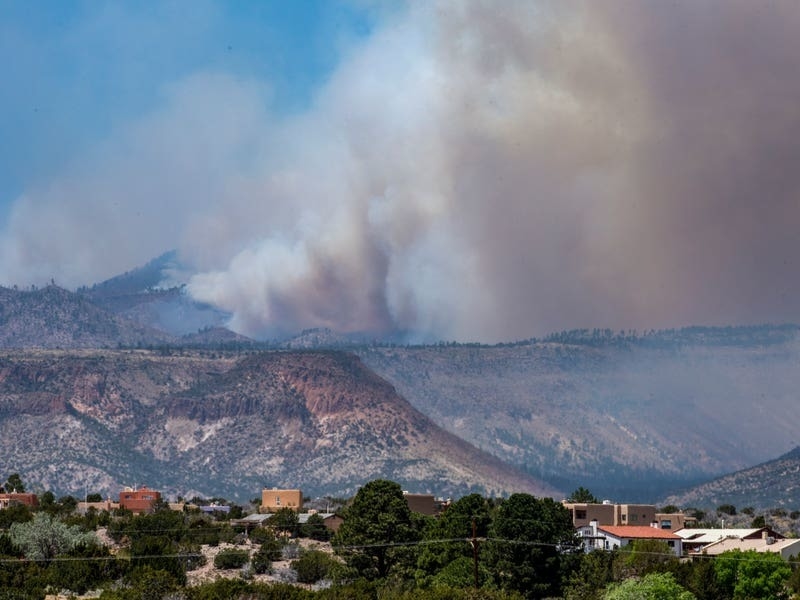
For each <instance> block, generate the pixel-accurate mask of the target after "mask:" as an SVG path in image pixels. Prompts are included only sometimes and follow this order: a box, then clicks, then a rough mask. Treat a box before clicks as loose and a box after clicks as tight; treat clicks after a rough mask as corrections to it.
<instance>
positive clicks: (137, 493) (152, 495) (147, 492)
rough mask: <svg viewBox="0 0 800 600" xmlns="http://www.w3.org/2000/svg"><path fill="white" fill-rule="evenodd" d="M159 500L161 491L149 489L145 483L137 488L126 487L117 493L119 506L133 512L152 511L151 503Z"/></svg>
mask: <svg viewBox="0 0 800 600" xmlns="http://www.w3.org/2000/svg"><path fill="white" fill-rule="evenodd" d="M159 500H161V492H157V491H156V490H151V489H150V488H148V487H147V486H146V485H145V486H142V487H140V488H139V489H134V488H130V487H126V488H125V489H124V490H122V491H121V492H120V493H119V507H120V508H125V509H128V510H129V511H131V512H132V513H134V514H141V513H149V512H153V505H154V504H155V503H156V502H158V501H159Z"/></svg>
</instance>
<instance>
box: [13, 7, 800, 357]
mask: <svg viewBox="0 0 800 600" xmlns="http://www.w3.org/2000/svg"><path fill="white" fill-rule="evenodd" d="M797 31H800V4H797V3H792V2H783V3H769V4H765V3H756V2H750V1H748V0H742V1H740V2H739V1H735V0H719V1H717V2H713V1H712V2H702V3H698V2H692V1H690V0H686V1H678V2H649V1H645V0H641V1H639V2H624V3H619V2H587V3H585V4H580V3H576V2H570V3H561V2H553V3H547V2H536V3H534V2H529V1H521V2H518V3H513V2H511V1H508V2H503V3H497V2H493V1H486V2H479V1H476V2H462V1H453V2H448V1H444V0H442V1H439V2H435V3H434V2H420V3H418V4H414V5H412V6H411V7H410V8H409V9H408V10H407V11H404V12H403V13H402V14H393V15H392V16H390V17H387V20H386V22H385V23H383V24H382V25H381V27H379V28H378V29H377V31H376V32H375V33H374V34H373V35H372V36H371V37H370V38H369V39H368V40H366V41H365V42H364V43H363V44H362V45H360V46H359V47H357V48H354V49H353V50H352V52H351V53H350V54H349V55H348V56H347V57H346V59H345V60H344V61H343V62H342V64H341V65H340V67H339V68H338V69H337V71H336V72H335V74H334V75H333V77H332V78H331V80H330V81H329V82H328V84H327V85H326V86H325V87H324V88H323V89H322V90H321V91H320V93H319V94H318V96H317V97H316V100H315V103H314V105H313V107H312V108H311V109H310V110H309V111H307V112H305V113H304V114H301V115H296V116H292V117H281V118H277V117H275V116H274V115H272V114H271V113H270V111H269V110H268V103H267V102H266V101H265V97H266V95H267V93H266V91H265V89H264V88H263V86H262V84H261V83H260V82H256V81H242V80H239V79H234V78H232V77H229V76H226V75H224V74H219V73H198V74H196V75H195V76H193V77H191V78H189V79H187V80H183V81H179V82H176V83H175V84H174V85H173V87H172V88H170V89H169V90H167V91H166V92H165V97H164V102H163V105H162V107H161V109H160V110H158V111H156V112H154V113H153V114H150V115H149V116H147V117H146V118H143V119H140V120H139V121H137V122H136V123H132V124H130V125H129V126H128V127H126V128H124V129H122V130H120V131H119V132H117V134H116V135H115V136H114V137H113V138H112V139H109V140H108V142H107V144H106V145H105V146H104V147H103V148H99V149H98V150H97V152H96V154H94V155H92V156H86V157H83V159H82V160H81V161H80V162H79V166H77V167H75V168H73V169H72V170H71V171H69V172H66V173H64V174H63V175H62V176H61V177H59V178H56V179H55V180H54V181H52V182H50V183H48V184H47V185H42V186H41V187H40V188H38V189H32V190H30V191H29V193H27V194H26V195H25V196H24V197H23V198H21V199H20V200H19V201H18V202H17V205H16V207H15V210H14V213H13V215H12V217H11V219H10V221H9V226H8V229H7V231H6V233H5V235H4V237H3V241H2V244H3V246H2V250H3V253H2V270H0V277H2V279H3V280H4V281H14V280H16V281H19V280H20V279H24V278H26V277H27V278H30V277H31V275H33V277H38V278H42V279H49V278H50V277H51V276H55V277H56V279H57V280H58V281H61V282H64V283H68V284H81V283H86V282H91V281H93V280H97V279H99V278H101V277H103V276H109V275H112V274H115V273H117V272H119V271H123V270H125V269H129V268H131V267H132V266H135V265H137V264H141V263H143V262H145V261H146V260H147V259H149V258H151V257H152V256H153V255H155V254H157V253H159V252H161V251H162V250H164V249H167V248H169V247H172V246H174V245H176V244H177V245H178V246H179V248H180V251H181V254H182V256H183V258H184V260H186V261H188V262H189V263H191V264H192V265H193V266H194V268H195V269H196V274H195V275H194V276H193V277H192V278H191V282H190V290H191V293H192V294H193V295H194V296H195V297H196V298H197V299H200V300H203V301H208V302H211V303H213V304H216V305H217V306H219V307H221V308H224V309H226V310H229V311H231V312H232V313H233V315H234V318H233V322H232V326H233V327H234V328H235V329H237V330H239V331H242V332H245V333H249V334H251V335H253V334H254V335H272V334H274V333H276V332H280V331H292V330H296V329H299V328H302V327H311V326H330V327H332V328H334V329H337V330H340V331H373V332H384V333H385V332H388V331H394V330H410V331H417V332H420V333H423V334H430V335H433V336H436V337H441V338H446V339H460V340H484V341H492V340H503V339H518V338H522V337H527V336H530V335H536V334H541V333H546V332H548V331H552V330H558V329H562V328H572V327H584V326H586V327H594V326H599V327H606V326H608V327H613V328H621V327H624V328H629V327H637V328H650V327H664V326H676V325H684V324H690V323H703V324H721V323H746V322H762V321H786V320H798V319H800V302H798V300H797V298H798V297H800V296H798V294H799V293H800V277H798V270H799V269H800V262H798V261H800V169H798V165H800V143H799V142H798V140H800V77H798V76H797V73H800V36H798V35H797ZM176 232H177V235H178V237H177V239H176V237H175V236H176Z"/></svg>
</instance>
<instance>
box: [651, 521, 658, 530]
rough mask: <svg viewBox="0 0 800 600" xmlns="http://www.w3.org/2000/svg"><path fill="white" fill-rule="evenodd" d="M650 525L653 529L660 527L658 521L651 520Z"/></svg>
mask: <svg viewBox="0 0 800 600" xmlns="http://www.w3.org/2000/svg"><path fill="white" fill-rule="evenodd" d="M650 527H652V528H653V529H658V521H650Z"/></svg>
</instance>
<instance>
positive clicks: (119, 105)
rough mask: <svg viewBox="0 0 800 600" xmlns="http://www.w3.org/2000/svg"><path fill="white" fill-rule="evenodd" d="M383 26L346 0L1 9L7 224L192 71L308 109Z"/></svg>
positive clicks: (0, 115)
mask: <svg viewBox="0 0 800 600" xmlns="http://www.w3.org/2000/svg"><path fill="white" fill-rule="evenodd" d="M375 18H376V12H375V10H373V9H371V8H369V6H367V5H366V4H355V3H352V2H339V1H335V0H300V1H297V2H294V1H292V2H287V1H282V0H241V1H238V0H237V1H235V2H217V1H211V0H175V1H166V2H130V1H124V0H120V1H105V0H86V1H73V0H63V1H62V0H49V1H42V0H0V55H1V56H3V60H2V61H0V80H2V82H3V86H2V93H0V139H2V140H3V143H2V144H0V223H2V222H3V220H4V219H5V213H6V211H7V209H8V206H9V204H10V203H11V202H12V201H13V200H14V199H15V197H16V196H18V195H19V194H21V193H23V191H24V190H25V189H26V188H27V187H28V186H30V185H34V184H40V183H41V182H42V181H46V180H47V179H48V178H52V177H55V176H57V174H58V173H59V172H60V171H61V170H62V169H63V168H64V165H65V164H67V163H69V162H70V161H71V160H74V158H75V157H76V156H80V155H81V154H83V153H84V152H85V151H86V150H87V149H88V148H90V147H91V146H92V145H94V144H97V143H98V142H99V141H100V140H102V139H104V138H105V137H107V136H109V135H111V134H112V132H113V130H114V128H115V127H119V126H120V125H121V124H124V123H125V122H127V121H129V120H130V119H133V118H135V117H137V116H138V115H141V114H144V113H147V112H148V111H149V110H152V109H153V107H154V106H156V105H157V104H158V103H159V102H160V101H161V98H162V93H163V87H164V85H165V84H169V83H170V82H173V81H175V80H179V79H181V78H183V77H185V76H187V75H190V74H191V73H194V72H197V71H203V70H214V71H221V72H225V73H228V74H231V75H233V76H238V77H244V78H252V79H258V80H261V81H263V82H264V83H265V84H266V85H268V86H269V90H270V92H269V100H270V103H271V108H272V109H273V110H275V111H277V112H279V113H280V112H292V111H299V110H303V109H304V108H306V107H307V106H308V103H309V102H310V100H311V98H312V96H313V94H314V92H315V90H316V89H317V88H318V87H319V86H320V84H321V83H322V82H324V81H325V79H326V77H328V76H329V75H330V73H331V71H332V70H333V69H334V67H335V66H336V65H337V63H338V61H339V60H340V58H341V54H342V53H343V52H345V51H346V49H347V48H348V47H349V46H350V45H351V44H353V43H357V42H358V40H359V39H361V38H364V37H366V36H368V35H369V32H370V30H371V28H372V27H373V24H374V21H375Z"/></svg>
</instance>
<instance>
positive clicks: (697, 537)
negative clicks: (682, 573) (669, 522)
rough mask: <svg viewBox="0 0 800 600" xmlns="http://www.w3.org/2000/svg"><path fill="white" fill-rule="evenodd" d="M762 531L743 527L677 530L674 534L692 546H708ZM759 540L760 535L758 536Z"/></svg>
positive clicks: (762, 529)
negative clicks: (726, 539)
mask: <svg viewBox="0 0 800 600" xmlns="http://www.w3.org/2000/svg"><path fill="white" fill-rule="evenodd" d="M762 531H764V528H763V527H760V528H743V527H735V528H733V527H729V528H727V529H721V528H710V529H700V528H697V529H695V528H691V529H678V530H677V531H676V532H675V534H676V535H677V536H679V537H682V538H683V539H684V540H686V541H688V542H691V543H692V544H704V545H705V544H710V543H712V542H716V541H717V540H722V539H725V538H740V539H744V538H748V537H753V536H755V535H757V534H760V533H761V532H762ZM758 537H759V539H760V537H761V536H760V535H758Z"/></svg>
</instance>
